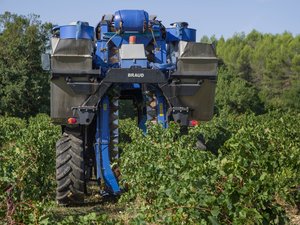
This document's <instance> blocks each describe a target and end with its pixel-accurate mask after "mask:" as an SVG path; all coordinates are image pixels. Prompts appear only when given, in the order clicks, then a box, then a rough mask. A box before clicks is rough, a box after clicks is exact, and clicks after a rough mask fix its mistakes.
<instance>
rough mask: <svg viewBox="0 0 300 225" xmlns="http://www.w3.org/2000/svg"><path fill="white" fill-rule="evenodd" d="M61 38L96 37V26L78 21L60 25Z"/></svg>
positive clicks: (91, 38)
mask: <svg viewBox="0 0 300 225" xmlns="http://www.w3.org/2000/svg"><path fill="white" fill-rule="evenodd" d="M59 29H60V38H61V39H89V40H93V39H94V27H91V26H87V25H85V24H84V23H81V22H78V23H77V25H65V26H60V27H59Z"/></svg>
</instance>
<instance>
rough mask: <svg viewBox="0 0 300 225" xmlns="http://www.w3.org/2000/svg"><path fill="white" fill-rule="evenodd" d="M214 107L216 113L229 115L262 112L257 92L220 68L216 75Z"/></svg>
mask: <svg viewBox="0 0 300 225" xmlns="http://www.w3.org/2000/svg"><path fill="white" fill-rule="evenodd" d="M218 76H219V78H218V85H217V91H216V106H217V109H218V111H225V112H230V113H245V112H254V113H261V112H263V108H264V107H263V103H262V101H261V100H260V98H259V96H258V90H257V89H256V88H255V87H254V86H253V85H252V84H251V83H250V82H248V81H246V80H244V79H242V78H240V77H235V76H233V75H232V73H230V72H229V71H228V70H226V69H224V68H221V69H220V70H219V74H218Z"/></svg>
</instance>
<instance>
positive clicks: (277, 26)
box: [0, 0, 300, 39]
mask: <svg viewBox="0 0 300 225" xmlns="http://www.w3.org/2000/svg"><path fill="white" fill-rule="evenodd" d="M120 9H144V10H145V11H147V12H148V13H149V14H151V15H152V14H154V15H157V16H158V17H157V18H158V19H159V20H161V21H162V22H163V24H164V25H165V26H166V27H168V26H169V24H170V23H172V22H178V21H186V22H188V23H189V25H190V27H191V28H195V29H197V39H200V38H201V37H202V36H203V35H208V36H212V35H216V37H217V38H219V37H221V36H224V37H225V38H229V37H231V36H232V35H234V34H235V33H240V32H245V33H246V34H247V33H249V32H250V31H251V30H253V29H256V30H258V31H260V32H263V33H273V34H275V33H283V32H284V31H289V32H291V33H292V34H294V35H298V34H300V0H206V1H203V0H186V1H184V0H181V1H179V0H148V1H146V0H85V1H82V0H77V1H76V0H0V14H2V13H4V12H5V11H9V12H13V13H17V14H22V15H29V14H31V13H34V14H37V15H40V16H41V17H40V18H41V20H42V21H43V22H52V23H54V24H57V25H64V24H68V23H70V22H72V21H87V22H89V23H90V25H92V26H95V25H96V24H97V23H98V22H99V20H100V19H101V17H102V15H103V14H105V13H107V14H108V13H110V14H112V13H114V12H115V11H117V10H120Z"/></svg>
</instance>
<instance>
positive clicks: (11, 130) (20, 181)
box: [0, 114, 60, 223]
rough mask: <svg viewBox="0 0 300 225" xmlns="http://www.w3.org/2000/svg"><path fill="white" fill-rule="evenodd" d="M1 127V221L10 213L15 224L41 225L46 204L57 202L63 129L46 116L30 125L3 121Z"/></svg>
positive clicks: (38, 118)
mask: <svg viewBox="0 0 300 225" xmlns="http://www.w3.org/2000/svg"><path fill="white" fill-rule="evenodd" d="M0 124H1V125H0V134H1V136H0V139H1V141H2V143H1V145H0V164H1V167H0V189H1V192H3V194H2V193H1V195H0V202H1V204H0V217H2V218H3V217H4V216H5V214H7V213H8V215H9V216H8V217H7V219H10V220H11V221H17V222H22V223H28V221H32V222H34V221H37V220H39V215H40V214H41V212H43V210H44V209H43V202H44V201H45V200H47V199H53V198H54V190H55V178H54V177H55V150H54V146H55V142H56V140H57V139H58V137H59V130H60V129H59V127H57V126H54V125H52V123H51V121H50V119H49V117H48V116H47V115H42V114H41V115H38V116H36V117H34V118H30V119H29V121H28V122H26V121H24V120H23V121H22V120H20V119H17V118H7V117H0ZM36 202H40V203H36ZM8 205H10V207H8ZM7 207H8V208H7Z"/></svg>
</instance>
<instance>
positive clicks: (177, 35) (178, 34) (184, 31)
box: [167, 27, 196, 42]
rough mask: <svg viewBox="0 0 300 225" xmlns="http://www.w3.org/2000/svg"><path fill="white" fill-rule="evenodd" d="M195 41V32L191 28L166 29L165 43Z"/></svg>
mask: <svg viewBox="0 0 300 225" xmlns="http://www.w3.org/2000/svg"><path fill="white" fill-rule="evenodd" d="M173 41H196V30H195V29H191V28H179V27H174V28H167V42H173Z"/></svg>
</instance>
